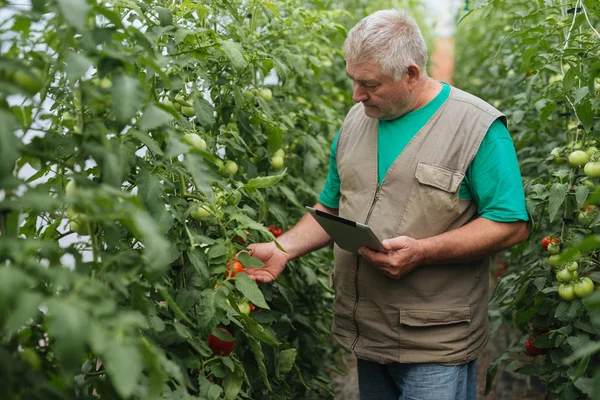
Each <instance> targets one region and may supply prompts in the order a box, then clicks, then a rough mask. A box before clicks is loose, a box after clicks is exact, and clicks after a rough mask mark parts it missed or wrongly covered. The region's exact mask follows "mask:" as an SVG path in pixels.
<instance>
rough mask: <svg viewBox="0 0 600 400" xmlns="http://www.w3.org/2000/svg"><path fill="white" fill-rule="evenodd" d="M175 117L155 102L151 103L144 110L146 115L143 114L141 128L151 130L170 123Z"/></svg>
mask: <svg viewBox="0 0 600 400" xmlns="http://www.w3.org/2000/svg"><path fill="white" fill-rule="evenodd" d="M172 119H173V116H172V115H171V114H169V113H168V112H166V111H165V110H163V109H162V108H159V107H157V106H155V105H154V104H150V105H149V106H148V107H146V109H145V110H144V115H143V116H142V121H141V122H140V129H141V130H143V131H149V130H152V129H155V128H158V127H159V126H162V125H165V124H168V123H169V122H171V120H172Z"/></svg>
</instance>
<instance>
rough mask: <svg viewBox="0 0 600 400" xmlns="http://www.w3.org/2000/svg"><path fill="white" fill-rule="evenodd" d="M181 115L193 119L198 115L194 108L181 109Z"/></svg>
mask: <svg viewBox="0 0 600 400" xmlns="http://www.w3.org/2000/svg"><path fill="white" fill-rule="evenodd" d="M181 113H182V114H183V115H185V116H186V117H188V118H191V117H193V116H195V115H196V112H195V111H194V107H188V106H183V107H181Z"/></svg>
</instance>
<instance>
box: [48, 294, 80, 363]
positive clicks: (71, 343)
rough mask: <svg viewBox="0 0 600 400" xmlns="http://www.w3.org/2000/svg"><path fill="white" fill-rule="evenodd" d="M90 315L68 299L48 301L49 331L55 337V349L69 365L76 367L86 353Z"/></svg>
mask: <svg viewBox="0 0 600 400" xmlns="http://www.w3.org/2000/svg"><path fill="white" fill-rule="evenodd" d="M88 321H89V317H88V314H87V312H86V311H84V310H83V309H82V308H79V307H78V306H77V305H75V304H71V302H69V301H68V299H51V300H49V301H48V333H49V334H50V335H51V336H52V337H54V338H55V340H56V343H55V346H54V349H55V351H56V353H57V355H58V358H59V360H61V361H62V362H63V363H64V364H65V365H66V366H67V367H71V368H76V367H77V365H78V364H79V363H80V361H81V358H82V357H83V355H84V353H85V343H86V341H87V339H88V333H89V330H88V325H89V324H88Z"/></svg>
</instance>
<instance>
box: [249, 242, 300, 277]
mask: <svg viewBox="0 0 600 400" xmlns="http://www.w3.org/2000/svg"><path fill="white" fill-rule="evenodd" d="M248 247H249V248H250V252H249V253H250V255H251V256H252V257H256V258H258V259H259V260H260V261H262V262H263V263H264V264H265V265H264V266H263V267H260V268H246V269H245V271H244V272H245V273H246V274H248V276H249V277H250V278H251V279H253V280H254V281H255V282H256V283H269V282H272V281H274V280H275V279H277V277H278V276H279V274H281V272H282V271H283V270H284V268H285V264H286V263H287V262H288V261H289V259H290V258H289V254H286V253H284V252H283V251H281V250H279V248H278V247H277V245H275V242H271V243H254V244H251V245H250V246H248Z"/></svg>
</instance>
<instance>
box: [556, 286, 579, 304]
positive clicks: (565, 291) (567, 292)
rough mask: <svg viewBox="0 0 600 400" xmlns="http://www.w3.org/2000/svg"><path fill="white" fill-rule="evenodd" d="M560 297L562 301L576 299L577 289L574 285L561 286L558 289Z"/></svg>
mask: <svg viewBox="0 0 600 400" xmlns="http://www.w3.org/2000/svg"><path fill="white" fill-rule="evenodd" d="M558 295H559V296H560V298H561V299H563V300H567V301H571V300H574V299H575V288H574V287H573V285H572V284H569V285H564V284H563V285H560V286H559V287H558Z"/></svg>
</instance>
